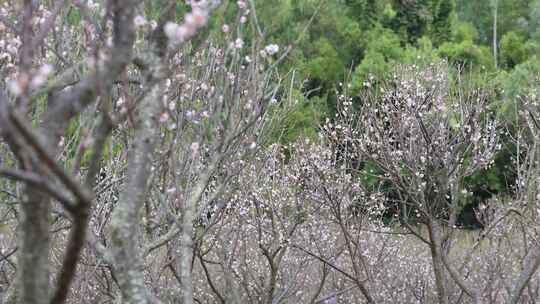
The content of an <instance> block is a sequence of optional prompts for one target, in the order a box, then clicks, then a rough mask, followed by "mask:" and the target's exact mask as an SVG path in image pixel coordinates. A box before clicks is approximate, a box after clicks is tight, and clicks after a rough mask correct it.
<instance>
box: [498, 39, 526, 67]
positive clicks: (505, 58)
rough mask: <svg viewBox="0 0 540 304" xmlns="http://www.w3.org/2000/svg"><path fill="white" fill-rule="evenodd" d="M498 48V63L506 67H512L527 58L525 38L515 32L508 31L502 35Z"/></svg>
mask: <svg viewBox="0 0 540 304" xmlns="http://www.w3.org/2000/svg"><path fill="white" fill-rule="evenodd" d="M500 50H501V52H500V63H501V66H502V67H504V68H506V69H513V68H514V67H515V66H516V65H518V64H520V63H522V62H523V61H525V60H526V59H527V50H526V48H525V39H524V38H523V37H522V36H521V35H519V34H517V33H516V32H508V33H506V34H505V35H504V36H503V37H502V39H501V43H500Z"/></svg>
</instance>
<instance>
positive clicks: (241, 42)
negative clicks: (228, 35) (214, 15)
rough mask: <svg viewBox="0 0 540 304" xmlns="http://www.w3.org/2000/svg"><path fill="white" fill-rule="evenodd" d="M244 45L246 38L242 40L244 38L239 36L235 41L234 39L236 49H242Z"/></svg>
mask: <svg viewBox="0 0 540 304" xmlns="http://www.w3.org/2000/svg"><path fill="white" fill-rule="evenodd" d="M243 47H244V40H242V38H237V39H236V40H235V41H234V48H235V49H241V48H243Z"/></svg>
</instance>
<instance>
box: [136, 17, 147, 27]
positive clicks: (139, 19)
mask: <svg viewBox="0 0 540 304" xmlns="http://www.w3.org/2000/svg"><path fill="white" fill-rule="evenodd" d="M133 23H134V24H135V27H137V28H139V27H144V26H146V25H148V21H147V20H146V19H145V18H144V17H143V16H141V15H137V16H135V18H134V19H133Z"/></svg>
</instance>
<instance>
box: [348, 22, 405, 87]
mask: <svg viewBox="0 0 540 304" xmlns="http://www.w3.org/2000/svg"><path fill="white" fill-rule="evenodd" d="M403 58H404V49H403V48H401V46H400V40H399V37H398V36H397V35H396V34H395V33H394V32H393V31H392V30H389V29H385V28H382V27H380V26H378V27H376V28H374V29H373V30H371V31H370V32H369V33H368V43H367V49H366V53H365V56H364V58H363V59H362V61H361V62H360V64H359V65H358V66H357V67H356V68H355V70H354V72H353V75H352V86H353V91H358V89H359V88H360V87H361V86H362V84H363V82H364V81H365V80H366V79H368V76H369V75H373V76H374V77H376V78H378V77H383V76H385V75H386V74H387V73H388V72H390V71H391V69H392V67H393V65H394V64H395V63H396V62H399V61H400V60H401V59H403Z"/></svg>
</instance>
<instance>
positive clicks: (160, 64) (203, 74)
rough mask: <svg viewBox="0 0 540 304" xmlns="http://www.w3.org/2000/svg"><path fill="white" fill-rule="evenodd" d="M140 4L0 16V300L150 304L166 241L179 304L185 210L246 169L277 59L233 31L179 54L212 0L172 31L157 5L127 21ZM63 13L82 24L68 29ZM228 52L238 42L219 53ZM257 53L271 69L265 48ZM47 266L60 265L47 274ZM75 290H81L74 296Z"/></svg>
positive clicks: (188, 253) (185, 258)
mask: <svg viewBox="0 0 540 304" xmlns="http://www.w3.org/2000/svg"><path fill="white" fill-rule="evenodd" d="M142 4H143V3H142V2H140V1H131V0H128V1H123V0H111V1H105V2H103V3H101V2H90V3H83V2H80V1H74V2H73V3H71V2H69V3H67V1H61V0H60V1H54V3H53V6H52V7H47V6H46V5H41V6H37V5H36V3H35V2H33V1H25V2H24V3H22V5H21V6H19V7H5V6H3V7H2V25H5V26H6V27H4V28H3V31H8V33H7V35H6V37H7V38H9V39H11V40H9V42H8V43H9V45H8V47H9V50H8V56H7V59H8V60H9V61H10V62H9V64H8V65H7V66H6V67H5V68H3V69H2V73H3V75H4V76H6V77H5V78H6V79H8V80H7V81H6V83H4V87H5V88H6V90H2V92H1V95H0V98H1V100H0V106H1V111H0V112H1V115H0V133H1V135H2V138H3V142H2V150H3V153H4V152H5V154H3V155H6V158H5V159H6V161H3V162H2V165H5V166H6V167H5V168H2V169H0V174H1V175H2V176H3V177H5V178H8V179H10V180H13V181H15V183H14V184H11V183H8V184H6V185H9V187H10V189H12V190H13V192H10V194H12V197H11V199H12V200H14V202H15V204H16V205H18V207H17V208H12V209H11V210H8V211H9V212H12V213H11V216H12V218H11V219H10V222H11V221H13V223H15V222H18V231H17V235H18V237H17V239H18V245H16V247H12V246H13V245H14V244H13V243H12V242H10V244H9V245H8V246H9V247H7V248H13V250H12V251H11V252H10V254H9V255H8V256H6V257H5V258H4V257H3V258H2V259H3V260H4V259H5V260H8V261H9V262H10V265H12V266H13V268H14V269H16V277H17V279H16V280H14V273H12V272H10V273H9V274H7V275H8V279H7V282H8V283H9V289H8V291H7V292H6V295H5V296H4V297H5V302H6V303H48V302H50V303H63V302H65V301H66V300H67V299H68V298H70V297H73V298H74V299H75V298H78V299H79V300H82V301H84V299H87V300H90V301H98V299H100V298H101V297H102V296H105V297H106V298H111V299H116V300H117V301H122V302H125V303H158V302H160V300H159V298H160V296H164V294H163V292H161V291H160V290H161V289H162V288H163V287H164V286H160V287H159V288H158V287H154V288H150V287H152V284H151V282H150V283H149V281H148V276H152V274H153V272H152V271H147V270H146V269H148V268H147V267H148V266H147V265H148V264H147V261H151V264H152V265H158V264H159V261H162V260H160V259H159V258H157V257H156V256H154V254H157V255H159V254H160V253H161V252H162V251H161V248H163V247H169V248H170V247H171V246H172V245H171V242H173V241H174V240H175V239H177V238H178V236H180V242H179V244H176V245H177V247H176V249H174V250H175V257H174V260H175V261H176V262H177V263H178V264H177V265H174V266H171V268H172V269H173V270H174V272H175V273H176V269H179V273H180V274H179V276H178V278H179V279H180V280H179V281H178V282H176V283H177V284H180V286H181V289H180V290H181V293H180V294H179V295H176V296H177V297H178V296H181V297H183V302H184V303H193V298H194V295H193V287H192V275H191V273H192V269H191V261H192V259H193V241H194V237H195V236H194V227H193V223H194V222H195V220H196V214H197V210H198V208H204V206H201V204H203V201H202V198H203V197H207V196H208V197H210V196H211V197H215V198H218V197H219V195H220V191H221V190H220V189H221V188H222V187H223V185H224V184H226V183H227V182H228V180H229V179H230V176H229V175H231V174H234V172H235V170H230V171H228V172H226V173H225V174H223V175H219V176H218V175H216V174H217V172H218V171H219V172H224V171H223V170H220V168H222V167H223V166H225V165H226V164H229V163H234V162H235V161H240V160H242V159H247V158H249V155H251V154H252V153H253V152H254V151H256V150H257V148H258V147H259V145H260V144H261V143H262V142H263V141H264V138H265V134H266V133H265V132H266V131H265V130H266V129H265V125H266V124H268V123H269V122H270V121H271V120H272V117H270V116H271V115H270V114H266V113H267V110H268V108H269V105H268V104H269V101H270V100H272V99H274V95H275V94H276V92H277V89H276V88H275V85H276V83H277V82H276V77H275V76H276V75H275V73H274V72H273V70H274V68H275V66H276V64H277V63H278V62H279V60H280V59H279V58H278V60H275V61H274V62H271V60H273V59H271V58H269V57H268V58H266V59H265V58H262V57H261V52H260V50H264V45H263V44H262V43H263V40H262V39H260V38H262V37H260V38H258V37H255V38H254V39H253V41H252V42H251V46H250V48H249V49H248V48H244V44H243V38H242V36H241V34H242V27H243V23H238V26H237V32H236V33H234V34H232V33H231V34H227V35H226V36H225V37H224V38H225V39H221V40H219V41H210V40H209V41H208V42H204V43H202V44H200V46H198V47H195V46H192V45H190V44H189V41H190V39H192V38H193V37H194V36H195V35H196V34H197V32H198V30H199V29H201V28H202V27H204V26H205V25H206V23H207V22H208V19H209V17H210V16H211V14H212V12H213V11H214V9H216V8H217V7H218V5H219V1H191V2H189V4H190V6H191V11H190V12H189V13H187V14H186V15H185V16H183V21H182V23H181V24H177V23H175V20H176V19H177V17H176V16H175V14H176V13H175V12H176V10H175V9H174V8H175V6H176V3H175V1H168V2H166V3H163V7H162V12H161V14H160V15H159V16H158V17H157V19H156V20H147V18H146V17H144V16H143V15H137V12H139V11H141V5H142ZM66 5H67V6H66ZM237 7H238V10H237V11H238V16H239V17H240V16H241V17H243V18H244V19H246V18H248V17H249V16H250V14H251V12H250V10H249V9H248V4H247V3H246V2H244V1H238V3H237ZM73 11H74V12H75V14H77V16H79V17H80V20H76V21H73V20H72V19H70V14H73ZM17 16H22V18H21V19H20V22H15V21H16V20H15V19H16V17H17ZM59 35H63V36H62V37H59ZM81 36H82V37H84V39H82V40H81V39H79V37H81ZM60 39H61V40H64V43H60ZM235 40H236V41H242V43H241V44H240V43H236V44H233V47H230V45H229V43H228V42H229V41H235ZM271 50H272V52H273V54H268V55H276V56H277V54H276V53H277V52H278V49H277V47H275V46H272V47H271ZM246 54H249V56H250V57H251V58H252V60H250V61H249V62H247V61H246V60H245V59H244V58H245V55H246ZM16 56H18V58H17V57H16ZM53 69H54V72H53V71H52V70H53ZM285 104H286V103H283V104H282V107H283V108H284V107H285ZM279 112H280V110H279V109H277V110H275V111H273V112H272V113H273V114H275V115H276V116H275V117H277V113H279ZM8 147H9V152H8V151H7V148H8ZM2 158H3V159H4V156H3V157H2ZM103 164H106V166H103ZM238 166H239V168H241V165H238ZM231 169H232V168H231ZM98 176H102V177H103V179H102V180H101V181H100V182H99V183H98V181H99V179H98ZM21 185H22V186H24V187H23V188H20V186H21ZM209 185H212V186H213V187H212V189H210V190H209ZM109 192H112V193H115V195H117V197H116V198H114V199H111V198H113V197H112V195H109ZM52 219H54V222H53V223H51V220H52ZM143 223H144V224H143ZM60 226H63V227H61V228H59V227H60ZM142 228H144V229H142ZM51 231H53V232H51ZM54 231H58V232H69V234H68V235H67V236H64V234H63V233H62V234H58V233H56V232H54ZM143 231H145V232H146V233H145V234H144V235H143V234H142V232H143ZM60 248H63V249H64V250H61V249H60ZM15 252H16V255H17V259H16V260H14V259H13V258H12V257H11V255H13V254H14V253H15ZM51 253H52V254H53V255H52V256H51ZM167 257H168V258H170V257H171V256H170V255H169V256H167ZM50 258H53V261H55V260H57V259H60V260H62V262H61V263H59V264H57V263H56V262H54V264H53V265H54V266H53V265H51V263H50V262H49V259H50ZM167 262H168V263H171V261H167ZM81 264H84V265H81ZM91 265H95V266H94V267H98V269H100V271H101V270H103V272H102V273H101V274H100V275H99V276H96V277H98V278H97V282H105V283H103V284H105V285H106V286H108V287H106V288H105V291H103V290H101V289H100V288H97V287H96V286H98V285H99V283H89V282H92V280H91V279H90V278H89V277H86V276H84V275H82V274H83V273H85V272H84V270H80V269H79V270H78V268H77V266H79V268H80V267H81V266H84V267H85V268H86V267H91ZM56 266H58V267H59V270H58V271H51V269H52V268H56ZM155 267H157V266H155ZM159 270H160V269H158V271H159ZM51 278H52V282H51ZM156 280H157V281H159V278H158V279H156ZM88 284H89V285H90V286H94V287H93V288H92V287H90V288H84V292H83V291H82V290H80V289H78V287H81V286H85V285H88ZM94 284H97V285H94ZM111 284H113V285H114V286H112V285H111ZM6 287H7V286H6ZM156 288H157V289H156ZM50 290H52V293H51V292H50ZM70 291H71V293H70ZM102 291H103V293H102Z"/></svg>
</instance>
